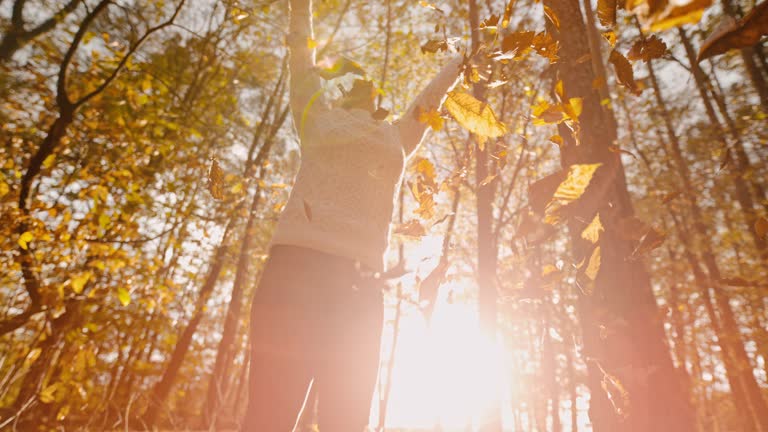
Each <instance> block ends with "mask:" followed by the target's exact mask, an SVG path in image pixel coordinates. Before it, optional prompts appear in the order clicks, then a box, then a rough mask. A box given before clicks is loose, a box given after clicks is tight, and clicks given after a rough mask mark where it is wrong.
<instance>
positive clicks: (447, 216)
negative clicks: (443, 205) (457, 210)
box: [432, 213, 454, 227]
mask: <svg viewBox="0 0 768 432" xmlns="http://www.w3.org/2000/svg"><path fill="white" fill-rule="evenodd" d="M453 214H454V213H448V214H446V215H445V216H443V217H441V218H440V219H438V220H436V221H435V222H434V223H433V224H432V227H435V226H437V225H440V224H441V223H443V222H445V221H447V220H448V218H449V217H451V216H452V215H453Z"/></svg>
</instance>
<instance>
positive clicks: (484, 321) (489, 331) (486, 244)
mask: <svg viewBox="0 0 768 432" xmlns="http://www.w3.org/2000/svg"><path fill="white" fill-rule="evenodd" d="M479 23H480V21H479V11H478V6H477V2H476V0H470V1H469V26H470V29H471V37H472V52H476V50H478V49H479V48H480V43H481V40H480V33H479ZM472 93H473V95H474V96H475V98H477V99H479V100H481V101H485V87H484V86H483V85H481V84H475V85H473V86H472ZM490 144H491V142H490V141H489V142H487V143H486V145H485V146H480V148H478V149H477V151H476V152H475V157H476V159H475V179H476V182H475V184H476V185H478V186H477V191H476V195H477V286H478V307H479V318H480V328H481V330H482V332H483V334H484V335H485V337H486V338H488V340H489V341H491V342H492V343H495V341H496V330H497V321H496V320H497V317H496V315H497V307H496V301H497V298H498V293H497V292H496V247H495V246H494V238H493V197H494V192H495V189H494V187H493V185H494V184H495V183H493V182H491V183H490V184H487V185H484V186H481V185H480V184H481V183H482V182H483V180H484V179H485V178H486V177H488V171H489V170H488V163H489V159H490V158H489V156H488V155H489V153H490V152H491V149H490V148H489V146H490ZM469 145H472V143H471V142H470V144H469ZM487 360H488V361H489V362H490V361H491V359H487ZM494 388H495V386H494ZM491 396H492V397H491V400H492V401H493V402H492V403H491V405H492V406H489V407H487V412H484V413H483V414H482V418H481V419H480V426H479V429H480V431H481V432H500V431H501V409H500V408H501V407H500V402H501V395H500V392H499V391H496V394H494V395H491Z"/></svg>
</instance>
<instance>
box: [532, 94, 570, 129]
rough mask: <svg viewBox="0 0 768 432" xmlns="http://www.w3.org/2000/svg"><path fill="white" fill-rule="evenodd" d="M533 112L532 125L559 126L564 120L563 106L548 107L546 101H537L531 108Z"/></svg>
mask: <svg viewBox="0 0 768 432" xmlns="http://www.w3.org/2000/svg"><path fill="white" fill-rule="evenodd" d="M531 110H532V111H533V112H532V114H533V117H534V120H533V124H535V125H545V124H559V123H561V122H562V121H563V120H565V113H564V112H563V106H562V105H560V104H555V105H550V104H549V102H547V101H544V100H542V101H539V102H537V103H536V104H535V105H533V106H532V107H531Z"/></svg>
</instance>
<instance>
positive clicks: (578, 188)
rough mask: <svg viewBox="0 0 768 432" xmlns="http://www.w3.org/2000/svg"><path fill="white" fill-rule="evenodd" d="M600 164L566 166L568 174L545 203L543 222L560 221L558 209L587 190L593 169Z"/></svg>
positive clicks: (553, 222) (593, 172) (554, 222)
mask: <svg viewBox="0 0 768 432" xmlns="http://www.w3.org/2000/svg"><path fill="white" fill-rule="evenodd" d="M600 165H602V164H600V163H596V164H576V165H571V166H570V168H568V175H567V176H566V178H565V180H563V182H562V183H560V185H558V187H557V189H556V190H555V193H554V194H553V196H552V199H551V200H550V202H549V203H548V204H547V206H546V208H545V210H544V213H545V217H544V222H546V223H548V224H552V225H554V224H556V223H558V222H560V214H559V213H560V211H561V210H562V208H563V207H565V206H566V205H568V204H570V203H572V202H574V201H576V200H577V199H579V198H580V197H581V196H582V195H583V194H584V191H586V190H587V186H589V183H590V182H591V181H592V177H593V176H594V174H595V170H597V168H598V167H599V166H600Z"/></svg>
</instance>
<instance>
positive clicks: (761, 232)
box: [755, 216, 768, 237]
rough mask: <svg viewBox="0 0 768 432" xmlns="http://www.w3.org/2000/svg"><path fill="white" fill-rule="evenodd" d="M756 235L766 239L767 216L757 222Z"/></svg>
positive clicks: (767, 231) (767, 230) (761, 217)
mask: <svg viewBox="0 0 768 432" xmlns="http://www.w3.org/2000/svg"><path fill="white" fill-rule="evenodd" d="M755 233H756V234H757V236H758V237H765V234H766V233H768V219H766V218H765V216H760V217H759V218H757V220H756V221H755Z"/></svg>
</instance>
